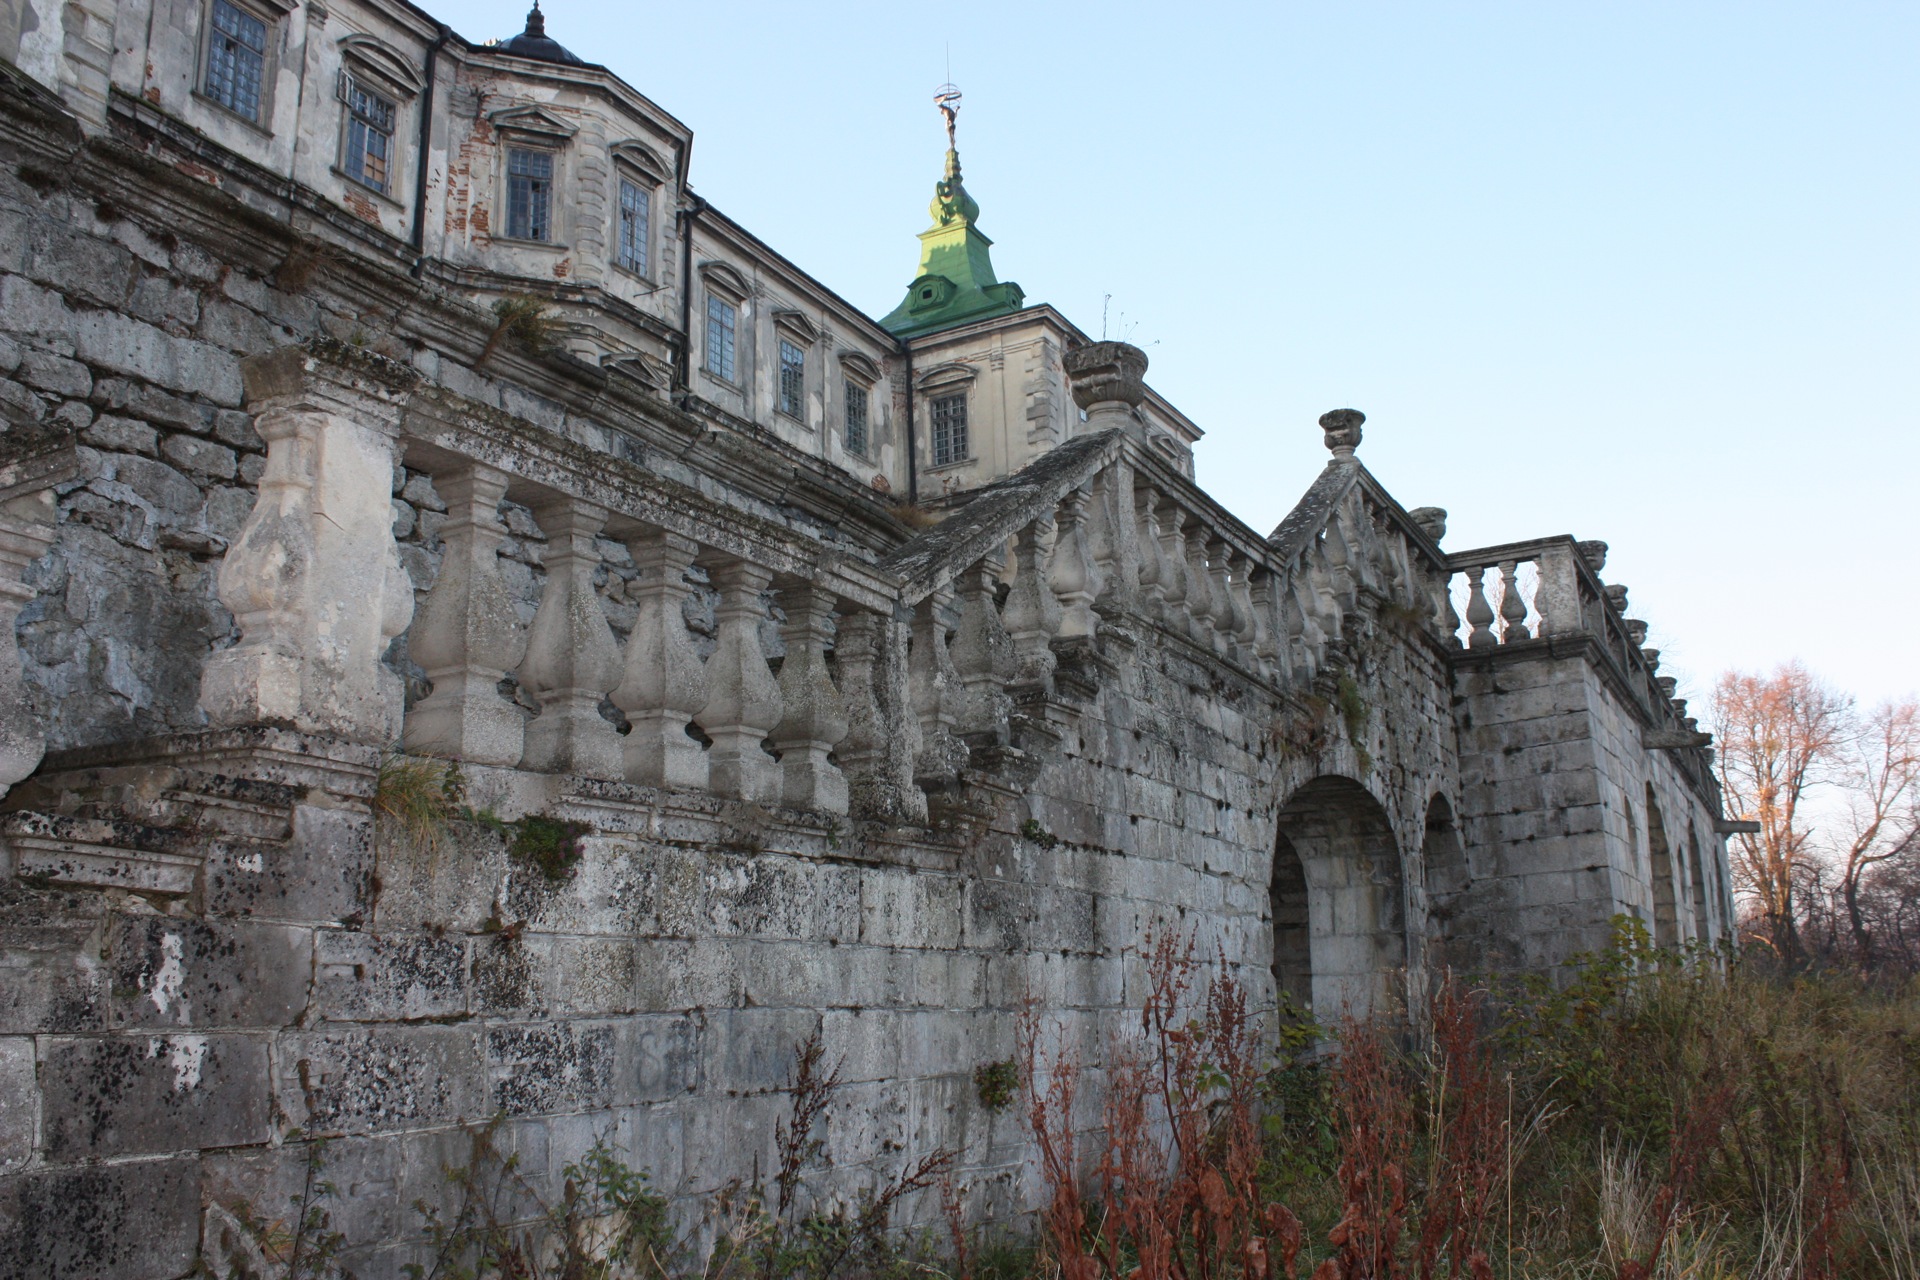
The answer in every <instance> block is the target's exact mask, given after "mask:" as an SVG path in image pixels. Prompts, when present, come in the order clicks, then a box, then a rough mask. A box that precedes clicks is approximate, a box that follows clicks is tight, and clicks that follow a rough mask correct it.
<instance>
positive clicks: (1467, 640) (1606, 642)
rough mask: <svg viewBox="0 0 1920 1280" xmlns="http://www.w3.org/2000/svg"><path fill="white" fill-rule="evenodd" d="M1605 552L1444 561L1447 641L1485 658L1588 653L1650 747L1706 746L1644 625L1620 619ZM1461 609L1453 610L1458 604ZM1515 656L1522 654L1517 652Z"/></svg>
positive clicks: (1545, 542)
mask: <svg viewBox="0 0 1920 1280" xmlns="http://www.w3.org/2000/svg"><path fill="white" fill-rule="evenodd" d="M1606 559H1607V544H1606V543H1604V542H1591V541H1589V542H1576V541H1575V540H1574V539H1572V538H1568V537H1557V538H1538V539H1534V540H1532V541H1528V542H1513V543H1506V544H1504V545H1501V546H1496V547H1483V548H1479V549H1476V550H1472V551H1463V552H1459V553H1457V554H1455V555H1452V556H1450V557H1449V559H1448V564H1449V569H1450V572H1451V575H1452V577H1451V585H1450V588H1449V591H1448V593H1447V595H1446V607H1447V636H1448V639H1449V641H1450V642H1451V643H1452V644H1453V645H1454V646H1455V647H1456V648H1461V649H1465V650H1466V651H1467V652H1469V653H1484V654H1485V655H1487V656H1489V657H1494V656H1497V655H1498V654H1499V653H1500V652H1501V651H1503V650H1508V649H1511V648H1512V647H1513V646H1526V645H1529V644H1532V643H1534V642H1542V641H1544V642H1549V643H1550V644H1563V645H1572V644H1583V645H1590V646H1591V647H1592V649H1594V650H1595V651H1597V652H1598V654H1599V655H1600V656H1601V658H1602V662H1603V669H1605V670H1607V671H1609V672H1610V673H1611V674H1612V675H1613V676H1614V678H1615V679H1616V681H1617V682H1618V683H1619V684H1620V686H1621V687H1622V688H1624V689H1625V690H1626V691H1627V693H1628V694H1629V695H1630V696H1631V698H1632V699H1633V701H1635V702H1636V703H1638V704H1639V705H1640V706H1641V707H1642V708H1643V709H1644V710H1645V711H1646V712H1647V713H1648V715H1649V717H1650V718H1651V721H1652V723H1653V725H1654V726H1655V729H1654V731H1653V734H1652V736H1651V737H1650V738H1649V743H1650V745H1656V746H1660V747H1667V748H1671V747H1682V746H1704V745H1705V744H1706V740H1707V739H1706V735H1704V734H1702V733H1700V732H1699V726H1698V724H1697V723H1696V721H1695V720H1694V719H1692V718H1690V717H1688V716H1687V714H1686V702H1685V700H1684V699H1676V698H1675V697H1674V691H1675V688H1676V684H1675V681H1674V680H1672V679H1671V678H1669V677H1666V676H1661V675H1659V674H1657V673H1658V671H1659V669H1660V653H1659V651H1658V650H1657V649H1649V648H1646V647H1645V645H1646V639H1647V624H1646V623H1645V622H1642V621H1641V620H1639V619H1638V618H1629V617H1627V616H1626V608H1627V589H1626V587H1624V586H1621V585H1620V584H1618V583H1607V582H1603V581H1602V580H1601V578H1600V571H1601V569H1603V568H1605V567H1606ZM1456 600H1460V601H1462V602H1463V604H1462V606H1461V607H1460V608H1458V609H1456V608H1455V607H1454V602H1455V601H1456ZM1514 651H1515V652H1519V650H1514Z"/></svg>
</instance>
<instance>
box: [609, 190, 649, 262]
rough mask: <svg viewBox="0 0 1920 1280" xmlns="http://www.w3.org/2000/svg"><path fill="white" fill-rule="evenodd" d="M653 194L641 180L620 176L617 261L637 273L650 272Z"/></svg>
mask: <svg viewBox="0 0 1920 1280" xmlns="http://www.w3.org/2000/svg"><path fill="white" fill-rule="evenodd" d="M652 204H653V197H652V196H651V195H650V194H649V193H648V192H647V190H646V188H645V187H642V186H640V185H639V184H638V183H633V182H629V181H627V180H626V179H625V178H622V179H620V245H619V249H618V256H617V257H616V259H615V260H616V261H617V262H619V264H620V265H621V266H623V267H625V268H626V269H627V270H629V271H631V272H633V273H634V274H636V275H645V274H647V227H648V224H649V218H650V215H651V213H652V208H651V206H652Z"/></svg>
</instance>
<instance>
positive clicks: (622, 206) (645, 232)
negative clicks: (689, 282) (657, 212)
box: [613, 165, 660, 283]
mask: <svg viewBox="0 0 1920 1280" xmlns="http://www.w3.org/2000/svg"><path fill="white" fill-rule="evenodd" d="M629 187H631V188H632V189H633V190H634V191H636V192H638V193H639V196H640V199H641V200H642V201H644V202H645V203H644V204H643V205H642V210H643V212H642V222H641V227H640V237H639V243H640V265H639V266H637V267H636V266H634V265H633V264H632V263H630V262H627V261H625V260H624V259H623V256H622V255H623V251H624V249H625V246H626V218H627V203H626V194H627V189H628V188H629ZM659 188H660V184H659V183H658V182H656V181H654V180H653V179H652V178H649V177H645V176H643V175H642V174H641V173H640V172H639V171H637V170H635V169H631V168H628V167H627V166H625V165H615V166H614V168H613V265H614V266H616V267H618V268H619V269H620V270H622V271H624V272H626V273H627V274H628V275H630V276H634V277H636V278H638V279H641V280H645V281H647V282H648V283H652V282H653V279H654V274H653V264H654V252H653V227H654V223H655V221H656V219H655V218H654V216H653V206H654V196H655V194H656V193H657V192H658V191H659Z"/></svg>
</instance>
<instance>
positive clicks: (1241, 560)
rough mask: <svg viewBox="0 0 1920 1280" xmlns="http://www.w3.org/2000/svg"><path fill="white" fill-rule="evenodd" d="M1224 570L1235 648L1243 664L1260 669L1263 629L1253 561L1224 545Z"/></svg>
mask: <svg viewBox="0 0 1920 1280" xmlns="http://www.w3.org/2000/svg"><path fill="white" fill-rule="evenodd" d="M1221 551H1222V554H1221V557H1220V559H1221V571H1222V573H1223V575H1224V576H1225V578H1226V583H1227V600H1228V602H1229V603H1230V604H1231V605H1232V606H1233V623H1232V628H1233V630H1232V634H1233V646H1234V649H1235V651H1236V652H1237V653H1238V654H1239V656H1240V661H1241V662H1244V663H1246V664H1247V665H1248V666H1258V665H1259V658H1260V643H1259V639H1260V631H1261V629H1262V628H1261V626H1260V622H1259V618H1258V614H1257V612H1256V611H1255V609H1254V606H1253V583H1252V581H1251V575H1252V573H1253V569H1254V564H1253V561H1251V560H1249V559H1247V557H1245V556H1243V555H1238V554H1236V553H1234V552H1233V551H1232V550H1230V549H1228V548H1227V547H1225V546H1224V544H1223V545H1222V548H1221Z"/></svg>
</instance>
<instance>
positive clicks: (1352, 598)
mask: <svg viewBox="0 0 1920 1280" xmlns="http://www.w3.org/2000/svg"><path fill="white" fill-rule="evenodd" d="M1340 526H1341V520H1340V518H1339V516H1338V515H1336V516H1335V517H1334V518H1333V519H1331V520H1329V521H1327V532H1326V536H1325V537H1324V538H1323V539H1322V540H1321V543H1320V545H1321V547H1322V549H1323V550H1324V551H1325V553H1326V559H1327V580H1328V584H1329V585H1330V586H1331V587H1332V589H1333V593H1334V597H1335V598H1336V599H1337V600H1338V601H1339V603H1340V608H1341V609H1342V610H1343V611H1345V612H1347V613H1352V612H1353V611H1354V610H1355V609H1357V608H1358V607H1359V603H1360V588H1359V579H1358V577H1357V576H1356V575H1355V573H1354V568H1353V549H1352V548H1351V547H1349V546H1348V545H1347V535H1346V532H1345V531H1344V530H1343V529H1342V528H1341V527H1340Z"/></svg>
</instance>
